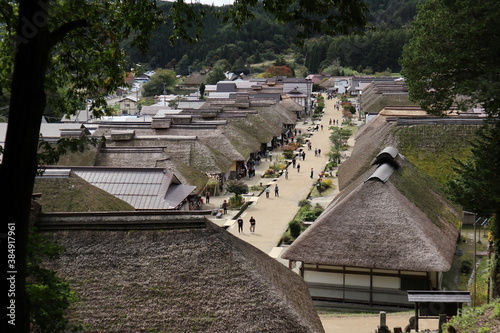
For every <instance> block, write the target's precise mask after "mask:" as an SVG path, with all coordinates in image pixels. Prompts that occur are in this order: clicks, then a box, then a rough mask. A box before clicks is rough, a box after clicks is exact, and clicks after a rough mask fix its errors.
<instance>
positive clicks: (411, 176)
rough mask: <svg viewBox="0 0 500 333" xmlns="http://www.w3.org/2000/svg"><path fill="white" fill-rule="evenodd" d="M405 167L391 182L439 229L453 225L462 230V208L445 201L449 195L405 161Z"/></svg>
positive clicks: (400, 169)
mask: <svg viewBox="0 0 500 333" xmlns="http://www.w3.org/2000/svg"><path fill="white" fill-rule="evenodd" d="M403 164H404V166H403V167H402V168H399V169H397V170H396V172H395V173H394V174H393V175H392V177H391V178H392V179H391V181H392V182H393V184H394V185H395V186H396V188H397V189H398V190H399V191H401V192H402V193H403V194H404V196H405V197H407V198H408V200H410V201H411V202H413V203H414V204H415V205H416V206H417V207H418V208H419V209H420V210H421V211H423V212H424V213H425V215H427V217H428V218H429V219H430V220H431V221H432V222H433V223H434V224H435V225H436V226H438V227H440V228H442V227H443V225H444V223H446V222H448V223H451V224H452V225H453V226H454V227H455V228H456V229H457V230H459V229H460V222H461V221H460V216H461V213H462V210H461V208H460V207H458V206H455V205H452V204H451V203H450V202H447V201H445V199H444V198H446V197H447V195H446V194H445V193H444V192H443V190H442V189H441V188H440V186H439V184H438V183H437V182H436V181H435V180H434V179H432V178H431V177H429V176H427V175H425V174H424V173H423V172H421V171H420V170H419V169H418V168H417V167H416V166H414V165H413V164H411V163H410V162H408V161H403Z"/></svg>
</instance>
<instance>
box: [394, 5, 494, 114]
mask: <svg viewBox="0 0 500 333" xmlns="http://www.w3.org/2000/svg"><path fill="white" fill-rule="evenodd" d="M419 9H420V10H419V12H418V14H417V16H416V18H415V21H414V22H413V26H412V30H413V38H412V39H411V41H410V43H409V44H407V45H406V46H405V47H404V50H403V58H402V61H401V63H402V66H403V70H402V74H403V76H404V77H405V78H406V82H407V85H408V89H409V93H410V98H411V99H412V100H414V101H418V102H419V103H420V105H421V106H422V107H423V108H424V109H425V110H427V111H428V112H430V113H432V114H438V115H440V114H442V113H443V112H446V111H448V110H449V109H450V107H451V106H452V105H457V106H458V107H459V108H460V109H461V110H467V109H469V108H471V107H475V106H477V105H481V106H483V107H484V108H485V109H486V111H487V112H488V113H489V114H490V115H497V114H499V112H500V97H499V95H498V90H499V88H500V62H499V61H498V59H499V58H500V33H499V29H498V17H500V7H499V6H498V3H497V1H495V0H486V1H481V2H475V1H471V0H454V1H451V0H445V1H443V0H428V1H426V2H425V3H424V4H422V5H421V6H420V8H419Z"/></svg>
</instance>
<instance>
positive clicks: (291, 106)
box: [280, 97, 304, 112]
mask: <svg viewBox="0 0 500 333" xmlns="http://www.w3.org/2000/svg"><path fill="white" fill-rule="evenodd" d="M280 104H281V105H283V106H284V107H285V108H286V109H287V110H288V111H291V112H302V111H304V107H303V106H302V105H300V104H299V103H297V102H295V101H294V100H292V99H291V98H290V97H286V98H283V100H282V101H281V102H280Z"/></svg>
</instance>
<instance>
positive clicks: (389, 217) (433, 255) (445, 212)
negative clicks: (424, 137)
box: [282, 160, 460, 272]
mask: <svg viewBox="0 0 500 333" xmlns="http://www.w3.org/2000/svg"><path fill="white" fill-rule="evenodd" d="M376 169H377V166H372V167H371V168H370V169H369V170H368V171H367V172H365V173H364V174H363V175H362V176H361V177H358V179H356V181H354V182H353V183H351V184H350V185H349V186H347V187H346V188H345V189H344V190H343V191H342V192H341V193H340V195H339V196H338V197H337V198H336V199H335V200H334V201H333V202H332V203H331V204H330V206H329V207H328V208H327V209H326V210H325V211H324V212H323V213H322V214H321V215H320V216H319V217H318V219H317V220H316V221H315V222H314V224H313V225H312V226H311V227H309V228H308V229H307V230H306V231H305V232H304V233H303V234H302V235H301V236H300V237H299V238H298V239H297V240H296V241H295V242H294V243H293V244H292V246H291V247H289V248H288V249H287V251H286V252H285V253H284V254H283V256H282V257H283V258H285V259H289V260H295V261H303V262H306V263H318V264H325V265H338V266H344V265H345V266H353V267H364V268H378V269H391V270H409V271H423V272H429V271H432V272H445V271H448V270H449V269H450V267H451V263H452V260H453V254H454V251H455V244H456V240H457V237H458V230H457V228H458V226H459V224H460V217H459V216H460V213H459V212H458V211H457V210H455V208H454V207H453V206H452V205H451V204H449V203H447V202H446V201H445V199H443V197H442V196H441V194H442V193H441V192H440V191H439V188H438V187H437V186H434V185H433V184H435V182H433V181H432V180H431V179H430V178H429V177H426V176H424V175H423V174H422V173H421V172H419V171H418V170H417V169H416V168H415V167H414V166H413V165H411V164H410V163H409V162H408V161H406V160H403V161H402V166H401V167H399V168H397V169H394V171H393V173H392V175H390V177H389V178H388V180H387V181H385V182H384V180H383V179H370V180H367V179H369V178H370V176H371V175H372V174H373V173H374V172H375V170H376ZM366 180H367V181H366ZM381 180H382V181H381Z"/></svg>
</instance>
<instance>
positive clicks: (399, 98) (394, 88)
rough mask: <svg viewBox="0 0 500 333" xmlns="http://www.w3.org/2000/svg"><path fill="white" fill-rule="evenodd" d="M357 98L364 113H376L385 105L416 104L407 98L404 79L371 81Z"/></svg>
mask: <svg viewBox="0 0 500 333" xmlns="http://www.w3.org/2000/svg"><path fill="white" fill-rule="evenodd" d="M359 100H360V104H361V109H362V110H363V112H364V113H365V114H377V113H378V112H380V111H381V110H382V109H383V108H384V107H386V106H394V105H397V106H417V104H416V103H414V102H411V101H410V100H409V97H408V88H407V87H406V84H405V83H404V81H394V80H393V81H385V82H384V81H373V82H371V83H370V84H368V85H366V87H364V88H363V89H362V90H361V91H360V97H359Z"/></svg>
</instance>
